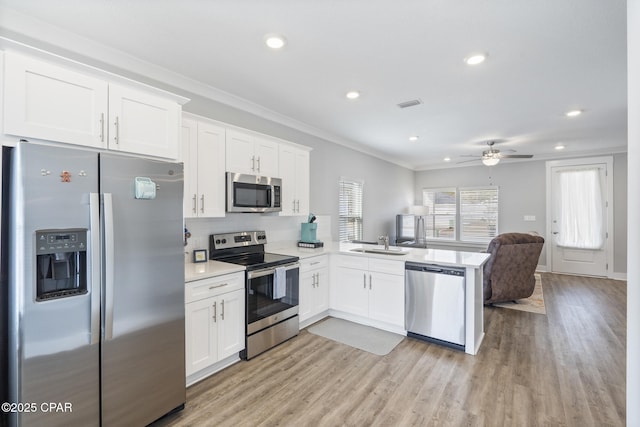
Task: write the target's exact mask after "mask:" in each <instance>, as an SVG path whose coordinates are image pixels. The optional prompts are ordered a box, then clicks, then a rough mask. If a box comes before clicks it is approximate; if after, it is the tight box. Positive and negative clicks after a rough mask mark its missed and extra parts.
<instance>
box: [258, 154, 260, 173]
mask: <svg viewBox="0 0 640 427" xmlns="http://www.w3.org/2000/svg"><path fill="white" fill-rule="evenodd" d="M258 172H260V156H258Z"/></svg>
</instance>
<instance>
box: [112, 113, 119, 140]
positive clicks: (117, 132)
mask: <svg viewBox="0 0 640 427" xmlns="http://www.w3.org/2000/svg"><path fill="white" fill-rule="evenodd" d="M113 124H114V125H115V127H116V134H115V135H114V137H113V140H114V141H115V143H116V144H117V145H120V120H119V119H118V116H116V120H115V122H113Z"/></svg>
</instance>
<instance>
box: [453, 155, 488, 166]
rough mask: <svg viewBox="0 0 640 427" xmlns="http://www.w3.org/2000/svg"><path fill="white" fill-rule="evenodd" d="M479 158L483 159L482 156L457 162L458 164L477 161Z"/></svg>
mask: <svg viewBox="0 0 640 427" xmlns="http://www.w3.org/2000/svg"><path fill="white" fill-rule="evenodd" d="M461 157H462V156H461ZM478 160H482V159H481V158H477V159H471V160H465V161H463V162H456V165H459V164H461V163H469V162H477V161H478Z"/></svg>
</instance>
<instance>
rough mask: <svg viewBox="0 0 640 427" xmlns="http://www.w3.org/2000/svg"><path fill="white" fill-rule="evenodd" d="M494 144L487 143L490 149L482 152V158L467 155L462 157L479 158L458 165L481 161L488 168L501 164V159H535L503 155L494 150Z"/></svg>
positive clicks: (523, 155) (531, 155) (525, 156)
mask: <svg viewBox="0 0 640 427" xmlns="http://www.w3.org/2000/svg"><path fill="white" fill-rule="evenodd" d="M494 144H495V141H487V145H488V146H489V149H488V150H484V151H483V152H482V156H477V155H473V154H466V155H463V156H462V157H478V158H477V159H473V160H465V161H464V162H458V163H466V162H473V161H476V160H481V161H482V163H483V164H485V165H486V166H495V165H497V164H498V163H500V160H501V159H530V158H532V157H533V154H502V153H501V152H500V150H498V149H497V148H493V145H494ZM505 151H514V150H505Z"/></svg>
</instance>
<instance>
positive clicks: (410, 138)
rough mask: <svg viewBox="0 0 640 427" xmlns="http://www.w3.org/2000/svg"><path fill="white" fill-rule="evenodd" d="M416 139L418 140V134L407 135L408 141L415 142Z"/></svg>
mask: <svg viewBox="0 0 640 427" xmlns="http://www.w3.org/2000/svg"><path fill="white" fill-rule="evenodd" d="M417 140H418V135H412V136H410V137H409V141H411V142H415V141H417Z"/></svg>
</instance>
